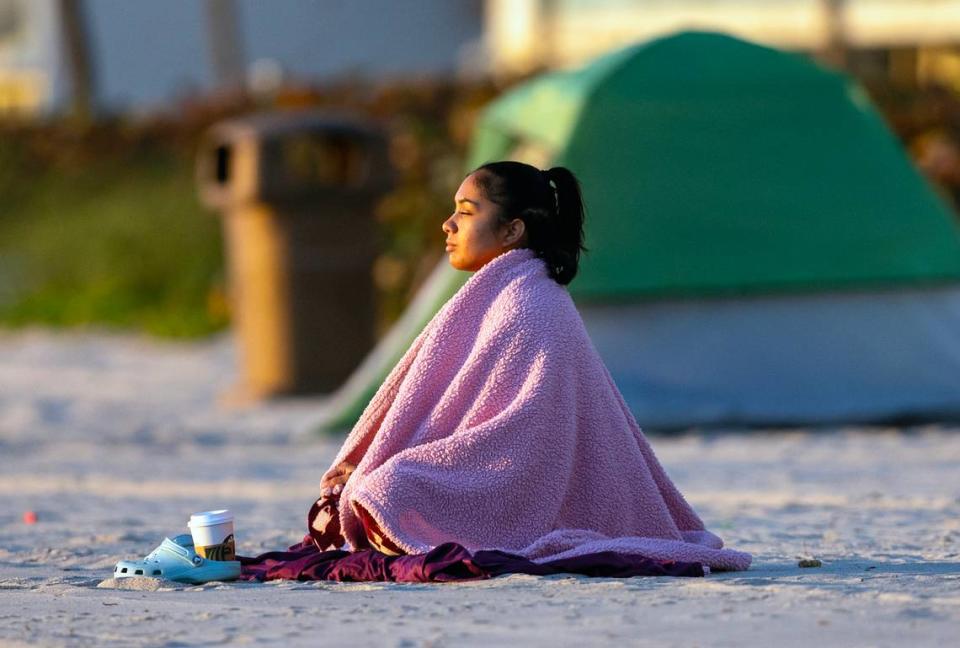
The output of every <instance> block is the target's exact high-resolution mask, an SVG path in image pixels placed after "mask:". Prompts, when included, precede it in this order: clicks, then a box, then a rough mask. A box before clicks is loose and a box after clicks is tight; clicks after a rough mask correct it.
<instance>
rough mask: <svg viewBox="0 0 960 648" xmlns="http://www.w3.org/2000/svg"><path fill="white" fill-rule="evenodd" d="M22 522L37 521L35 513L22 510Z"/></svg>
mask: <svg viewBox="0 0 960 648" xmlns="http://www.w3.org/2000/svg"><path fill="white" fill-rule="evenodd" d="M23 523H24V524H36V523H37V514H36V513H34V512H33V511H24V512H23Z"/></svg>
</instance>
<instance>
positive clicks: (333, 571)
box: [238, 535, 704, 583]
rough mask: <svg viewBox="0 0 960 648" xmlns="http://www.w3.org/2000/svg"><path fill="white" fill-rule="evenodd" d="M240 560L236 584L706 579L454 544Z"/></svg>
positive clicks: (654, 563)
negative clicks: (411, 550)
mask: <svg viewBox="0 0 960 648" xmlns="http://www.w3.org/2000/svg"><path fill="white" fill-rule="evenodd" d="M238 559H239V560H240V563H241V566H242V573H241V576H240V579H241V580H248V581H252V580H260V581H263V580H276V579H287V580H301V581H306V580H332V581H395V582H398V583H429V582H447V581H461V580H476V579H483V578H492V577H494V576H500V575H502V574H534V575H548V574H560V573H572V574H581V575H584V576H605V577H613V578H628V577H631V576H703V575H704V571H703V565H702V564H701V563H697V562H680V561H671V560H653V559H651V558H645V557H643V556H640V555H636V554H621V553H615V552H612V551H604V552H600V553H593V554H584V555H580V556H574V557H572V558H563V559H560V560H552V561H548V562H544V563H535V562H532V561H530V560H527V559H526V558H523V557H522V556H518V555H515V554H510V553H507V552H504V551H498V550H494V551H488V550H480V551H475V552H474V553H473V554H472V555H471V553H470V552H469V551H468V550H467V549H466V548H464V547H463V546H462V545H459V544H457V543H455V542H445V543H443V544H440V545H437V546H436V547H434V548H433V549H431V550H430V551H428V552H427V553H422V554H413V555H406V556H388V555H386V554H383V553H380V552H379V551H375V550H373V549H364V550H361V551H355V552H349V551H343V550H340V549H333V550H330V551H320V550H319V549H317V547H316V545H315V544H314V542H313V540H312V539H311V537H310V535H307V536H305V537H304V539H303V541H302V542H301V543H300V544H296V545H293V546H292V547H290V548H289V550H287V551H273V552H269V553H265V554H261V555H259V556H256V557H246V556H238Z"/></svg>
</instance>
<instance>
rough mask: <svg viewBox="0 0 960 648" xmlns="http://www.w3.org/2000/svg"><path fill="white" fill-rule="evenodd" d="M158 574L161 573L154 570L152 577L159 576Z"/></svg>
mask: <svg viewBox="0 0 960 648" xmlns="http://www.w3.org/2000/svg"><path fill="white" fill-rule="evenodd" d="M160 573H161V572H160V570H159V569H154V570H153V575H154V576H159V575H160Z"/></svg>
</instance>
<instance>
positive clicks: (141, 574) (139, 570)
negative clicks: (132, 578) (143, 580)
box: [133, 569, 143, 576]
mask: <svg viewBox="0 0 960 648" xmlns="http://www.w3.org/2000/svg"><path fill="white" fill-rule="evenodd" d="M133 573H134V574H136V575H137V576H143V570H142V569H138V570H137V571H135V572H133Z"/></svg>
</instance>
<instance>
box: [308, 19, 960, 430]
mask: <svg viewBox="0 0 960 648" xmlns="http://www.w3.org/2000/svg"><path fill="white" fill-rule="evenodd" d="M498 159H520V160H523V161H527V162H530V163H531V164H535V165H537V166H540V167H542V168H545V167H547V166H553V165H564V166H568V167H569V168H571V169H572V170H573V171H574V173H576V174H577V176H578V177H579V178H580V180H581V184H582V188H583V192H584V199H585V202H586V205H587V210H588V211H587V222H586V224H585V231H586V239H587V240H586V244H587V247H588V248H589V249H590V252H589V253H587V254H586V255H585V256H584V258H583V261H582V264H581V270H580V274H578V276H577V278H576V279H575V280H574V281H573V283H571V284H570V293H571V295H572V296H573V297H574V299H575V300H576V302H577V304H578V307H579V308H580V310H581V314H582V315H583V317H584V322H585V323H586V325H587V328H588V330H589V331H590V334H591V337H592V338H593V339H594V341H595V343H596V346H597V349H598V351H599V352H600V353H601V355H602V356H603V358H604V361H605V362H606V363H607V365H608V367H610V371H611V373H612V375H613V377H614V379H615V380H616V382H617V384H618V386H619V387H620V389H621V391H622V392H623V394H624V397H625V399H626V401H627V403H628V404H629V405H630V406H631V409H632V410H633V412H634V414H635V415H636V417H637V419H638V421H639V422H640V424H641V426H643V425H648V426H662V427H676V426H684V425H694V424H708V423H757V424H762V423H771V424H778V423H810V422H828V421H830V422H834V421H851V420H857V421H863V420H879V419H885V418H890V417H899V416H914V415H916V416H940V415H952V414H956V413H960V326H957V324H958V323H960V230H958V227H957V224H956V222H955V221H954V219H953V216H952V214H951V213H950V211H949V210H948V209H947V208H946V206H945V205H944V204H943V203H942V202H941V200H940V199H939V198H938V197H937V196H936V195H935V194H934V192H933V191H932V190H931V188H930V187H929V186H928V185H927V183H926V181H925V180H924V179H923V178H922V177H921V176H920V174H919V173H918V172H917V170H916V169H915V168H914V167H913V165H912V164H911V163H910V161H909V160H908V159H907V157H906V156H905V154H904V152H903V151H902V149H901V147H900V145H899V143H898V142H897V140H896V139H895V137H894V136H893V135H892V134H891V133H890V131H889V130H888V129H887V127H886V126H885V124H884V122H883V120H882V118H881V117H880V116H879V114H878V113H877V112H876V110H875V109H874V108H873V107H872V106H871V105H870V102H869V100H868V99H867V97H866V95H865V94H864V92H863V91H862V90H861V89H860V88H859V86H857V85H856V84H855V83H854V82H852V81H850V80H849V79H847V78H846V77H844V76H842V75H840V74H837V73H835V72H832V71H829V70H826V69H824V68H822V67H819V66H817V65H816V64H814V63H812V62H811V61H809V60H808V59H806V58H803V57H801V56H798V55H793V54H788V53H784V52H780V51H777V50H774V49H770V48H767V47H763V46H760V45H756V44H753V43H749V42H745V41H743V40H740V39H737V38H734V37H731V36H727V35H723V34H716V33H703V32H684V33H679V34H676V35H672V36H668V37H665V38H661V39H657V40H654V41H651V42H646V43H640V44H637V45H634V46H631V47H627V48H625V49H622V50H619V51H616V52H613V53H611V54H608V55H606V56H603V57H601V58H599V59H597V60H595V61H594V62H592V63H590V64H588V65H586V66H585V67H583V68H581V69H578V70H573V71H561V72H554V73H550V74H545V75H543V76H540V77H538V78H536V79H534V80H532V81H530V82H527V83H525V84H523V85H522V86H520V87H517V88H515V89H513V90H512V91H510V92H509V93H507V94H506V95H504V96H503V97H501V98H499V99H498V100H497V101H495V102H494V103H493V104H492V105H491V106H489V107H488V108H487V110H486V111H485V112H484V114H483V116H482V117H481V119H480V121H479V124H478V126H477V129H476V132H475V134H474V139H473V143H472V149H471V152H470V156H469V160H468V164H467V167H468V168H467V170H470V169H473V168H475V167H476V166H479V165H480V164H482V163H483V162H485V161H490V160H498ZM439 244H440V243H439V241H438V245H439ZM468 276H469V275H468V274H467V273H462V272H458V271H456V270H453V269H452V268H451V267H450V266H449V264H448V263H447V262H446V260H444V261H442V262H441V264H440V266H439V267H438V268H437V270H436V271H435V273H434V274H433V276H431V277H430V279H429V280H428V282H427V283H426V284H425V286H424V287H423V288H422V289H421V291H420V293H419V294H418V295H417V297H416V298H415V300H414V302H413V304H411V308H410V309H409V310H408V312H407V313H406V314H405V315H404V317H403V318H401V320H400V321H399V322H398V323H397V325H396V327H395V328H394V330H392V331H391V332H390V334H389V335H388V336H387V337H386V338H385V339H384V340H382V341H381V343H380V344H379V345H378V347H377V348H376V349H375V350H374V351H373V352H372V353H371V355H370V356H369V357H368V358H367V359H366V360H365V361H364V363H363V364H362V365H361V367H360V368H358V370H357V372H356V373H355V374H354V375H353V376H352V377H351V378H350V379H349V380H348V381H347V383H345V385H344V386H343V387H342V388H341V389H340V390H339V392H338V393H337V394H336V395H335V396H334V398H333V399H332V400H331V403H330V408H329V411H328V418H327V419H326V423H325V425H326V426H327V427H346V426H349V425H351V424H352V423H353V422H354V421H355V420H356V418H357V417H358V416H359V414H360V413H361V412H362V410H363V407H364V406H365V405H366V402H367V401H368V400H369V398H370V397H371V396H372V395H373V393H374V392H375V391H376V389H377V387H378V386H379V384H380V382H382V380H383V378H384V377H385V376H386V373H387V372H388V371H389V369H390V368H391V367H392V366H393V364H394V363H395V362H396V361H397V360H398V359H399V357H400V356H401V355H402V353H403V351H404V350H405V349H406V348H407V346H408V345H409V344H410V342H412V340H413V338H414V337H415V336H416V334H417V333H419V331H420V330H421V329H422V327H423V326H424V325H425V324H426V322H427V321H428V320H429V318H430V317H432V315H433V314H434V313H435V312H436V311H437V310H438V309H439V307H440V306H441V305H442V304H443V302H444V301H445V300H446V299H447V298H448V297H449V296H450V295H451V294H453V292H455V290H456V289H457V288H459V286H461V285H462V284H463V282H465V281H466V279H467V277H468Z"/></svg>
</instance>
